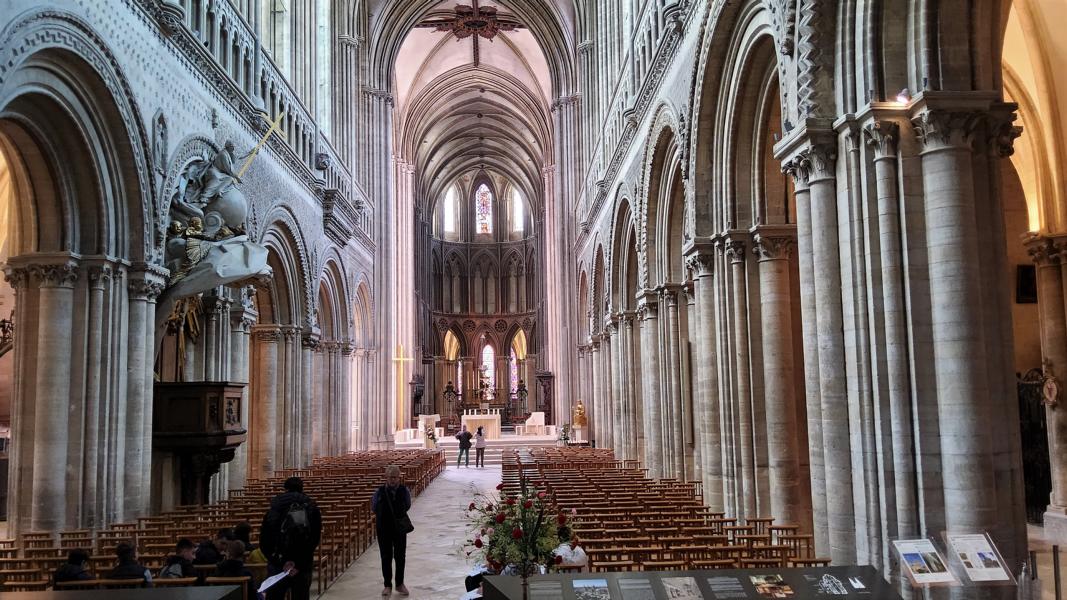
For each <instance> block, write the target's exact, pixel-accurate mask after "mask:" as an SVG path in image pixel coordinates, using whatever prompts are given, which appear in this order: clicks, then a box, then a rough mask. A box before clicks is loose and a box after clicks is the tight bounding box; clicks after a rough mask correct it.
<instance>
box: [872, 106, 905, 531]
mask: <svg viewBox="0 0 1067 600" xmlns="http://www.w3.org/2000/svg"><path fill="white" fill-rule="evenodd" d="M863 132H864V136H865V137H866V139H867V143H868V144H869V145H870V146H871V148H872V150H873V151H874V173H875V179H876V181H877V193H878V246H879V249H880V253H879V262H880V263H881V266H882V269H881V274H882V281H881V288H882V318H883V319H884V322H885V346H886V350H885V352H886V357H885V360H886V373H885V381H886V388H887V391H888V392H889V414H890V421H891V431H892V455H893V491H894V500H895V505H896V526H897V530H896V535H897V536H899V537H902V538H908V537H912V536H914V535H915V534H917V533H918V530H919V523H918V510H917V505H916V491H915V457H914V439H913V436H912V419H911V374H910V367H909V364H908V363H909V358H910V357H909V353H910V350H909V347H908V344H909V342H908V322H907V313H906V312H905V310H906V309H905V302H906V297H905V292H904V265H903V261H904V248H903V242H902V238H901V236H902V231H901V222H900V200H899V197H898V193H897V185H898V183H897V142H898V140H899V137H900V127H899V125H897V123H895V122H893V121H888V120H876V121H874V122H873V123H871V124H870V125H868V126H867V127H865V128H864V130H863ZM890 535H891V536H892V532H890Z"/></svg>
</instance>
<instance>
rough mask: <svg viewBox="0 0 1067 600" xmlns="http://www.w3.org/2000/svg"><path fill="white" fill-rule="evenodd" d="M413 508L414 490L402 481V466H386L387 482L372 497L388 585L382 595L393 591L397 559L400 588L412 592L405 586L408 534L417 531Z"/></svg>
mask: <svg viewBox="0 0 1067 600" xmlns="http://www.w3.org/2000/svg"><path fill="white" fill-rule="evenodd" d="M410 508H411V492H410V491H408V488H407V486H406V485H403V484H401V483H400V467H397V466H396V465H392V466H389V467H386V469H385V485H383V486H381V487H379V488H378V490H377V491H376V492H374V497H373V498H371V510H372V511H374V516H375V526H376V529H377V533H378V550H379V551H380V552H381V555H382V579H384V580H385V588H383V589H382V596H389V595H391V594H392V593H393V562H394V561H395V562H396V591H397V593H398V594H400V595H401V596H407V595H408V588H407V587H406V586H404V559H405V556H406V554H407V545H408V534H409V533H411V532H412V531H414V529H415V527H413V526H412V525H411V519H410V518H408V509H410Z"/></svg>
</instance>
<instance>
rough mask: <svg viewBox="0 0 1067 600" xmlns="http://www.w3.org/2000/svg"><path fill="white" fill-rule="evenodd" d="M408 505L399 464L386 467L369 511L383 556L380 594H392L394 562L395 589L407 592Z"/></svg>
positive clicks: (409, 497)
mask: <svg viewBox="0 0 1067 600" xmlns="http://www.w3.org/2000/svg"><path fill="white" fill-rule="evenodd" d="M467 435H468V436H469V435H470V434H469V433H468V434H467ZM468 444H469V442H468ZM410 508H411V492H410V491H409V490H408V488H407V486H406V485H403V484H402V483H401V482H400V467H397V466H396V465H392V466H389V467H386V469H385V485H383V486H381V487H379V488H378V490H377V491H375V492H374V497H373V498H371V510H372V511H374V516H375V527H376V528H377V533H378V550H379V552H381V555H382V579H383V580H385V587H384V588H382V596H388V595H390V594H392V593H393V562H394V561H395V562H396V591H397V593H398V594H400V595H401V596H407V595H408V588H407V586H405V585H404V560H405V558H406V557H407V549H408V534H409V533H411V531H413V530H414V529H415V528H414V527H412V526H411V519H410V518H408V510H409V509H410Z"/></svg>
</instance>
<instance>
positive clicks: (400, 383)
mask: <svg viewBox="0 0 1067 600" xmlns="http://www.w3.org/2000/svg"><path fill="white" fill-rule="evenodd" d="M393 362H394V363H396V366H397V370H396V430H397V431H400V430H401V429H405V428H404V427H402V426H401V424H402V422H403V420H404V363H406V362H415V357H414V356H404V345H403V344H397V345H396V356H394V357H393Z"/></svg>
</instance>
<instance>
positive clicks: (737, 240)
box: [715, 232, 747, 264]
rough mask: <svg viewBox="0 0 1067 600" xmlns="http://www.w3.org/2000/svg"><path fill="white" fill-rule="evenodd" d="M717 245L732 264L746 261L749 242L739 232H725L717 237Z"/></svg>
mask: <svg viewBox="0 0 1067 600" xmlns="http://www.w3.org/2000/svg"><path fill="white" fill-rule="evenodd" d="M715 245H716V247H717V248H718V249H719V252H722V254H723V255H724V256H725V257H726V259H727V260H729V261H730V263H731V264H737V263H742V262H745V249H746V246H747V243H746V241H745V238H744V237H742V236H741V235H740V234H738V233H737V232H724V233H723V234H722V235H721V236H718V237H717V238H716V240H715Z"/></svg>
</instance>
